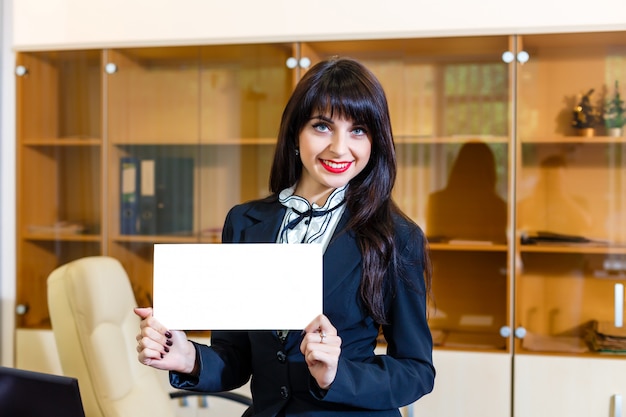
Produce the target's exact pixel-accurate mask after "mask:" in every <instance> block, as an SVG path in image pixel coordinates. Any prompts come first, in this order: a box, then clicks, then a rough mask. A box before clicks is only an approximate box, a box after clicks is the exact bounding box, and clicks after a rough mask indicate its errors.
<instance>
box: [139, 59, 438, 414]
mask: <svg viewBox="0 0 626 417" xmlns="http://www.w3.org/2000/svg"><path fill="white" fill-rule="evenodd" d="M395 176H396V161H395V151H394V144H393V137H392V132H391V123H390V119H389V111H388V106H387V100H386V97H385V94H384V91H383V89H382V86H381V85H380V83H379V82H378V80H377V79H376V78H375V77H374V75H373V74H372V73H371V72H370V71H369V70H367V69H366V68H365V67H364V66H363V65H361V64H360V63H358V62H356V61H354V60H350V59H337V58H334V59H330V60H327V61H323V62H320V63H319V64H317V65H315V66H313V67H312V68H311V69H310V70H309V71H308V72H307V73H306V74H305V75H304V77H303V78H302V80H301V81H300V82H299V83H298V85H297V86H296V88H295V90H294V92H293V94H292V96H291V98H290V99H289V102H288V103H287V106H286V108H285V111H284V113H283V116H282V121H281V127H280V132H279V136H278V143H277V147H276V152H275V155H274V161H273V165H272V170H271V174H270V190H271V195H270V196H269V197H267V198H265V199H263V200H258V201H252V202H249V203H245V204H241V205H238V206H236V207H234V208H233V209H231V211H230V212H229V214H228V216H227V218H226V221H225V225H224V231H223V234H222V241H223V242H229V243H230V242H232V243H242V242H246V243H252V242H276V243H312V244H321V245H324V250H325V252H324V261H323V262H324V269H323V270H324V312H323V314H321V315H320V316H318V317H316V318H314V319H313V320H312V321H311V323H310V324H309V325H308V326H307V327H306V328H305V329H304V330H303V331H302V332H300V331H290V332H287V331H282V330H276V331H250V332H226V331H214V332H212V335H211V346H210V347H208V346H205V345H201V344H197V343H195V342H191V341H189V340H187V338H186V336H185V334H184V333H183V332H180V331H169V330H168V329H165V328H163V326H162V325H161V324H160V323H159V322H158V321H157V320H156V318H154V317H152V310H151V309H150V308H143V309H137V310H136V313H137V314H138V315H139V316H140V317H141V318H142V321H141V329H140V333H139V335H138V336H137V341H138V343H139V345H138V348H137V350H138V352H139V361H140V362H141V363H143V364H146V365H149V366H153V367H155V368H158V369H164V370H169V371H170V382H171V384H172V385H173V386H174V387H177V388H184V389H191V390H199V391H208V392H211V391H213V392H215V391H225V390H231V389H233V388H236V387H239V386H241V385H243V384H245V383H246V382H247V381H248V379H249V378H250V377H252V381H251V391H252V397H253V405H252V407H251V408H250V409H249V410H248V411H247V412H246V415H249V416H285V417H288V416H296V415H297V416H322V415H325V416H337V415H350V416H360V415H361V416H366V415H367V416H374V415H375V416H399V415H400V412H399V410H398V408H399V407H402V406H405V405H407V404H410V403H412V402H414V401H416V400H417V399H418V398H420V397H421V396H423V395H425V394H427V393H429V392H430V391H431V390H432V388H433V383H434V376H435V370H434V367H433V364H432V339H431V335H430V331H429V328H428V323H427V318H426V304H427V298H428V297H427V296H428V293H429V290H430V281H431V277H430V261H429V257H428V253H427V249H426V239H425V237H424V235H423V233H422V231H421V229H420V228H419V227H418V226H417V225H415V224H414V223H413V222H412V221H411V220H409V219H408V218H407V217H406V216H404V215H403V214H402V213H401V211H400V210H399V209H398V208H397V207H396V206H395V204H394V203H393V201H392V200H391V190H392V187H393V184H394V181H395ZM288 272H289V273H292V274H293V278H294V279H298V271H297V270H295V271H288ZM242 308H245V306H242ZM251 314H254V312H251ZM286 314H288V312H286ZM381 328H382V332H383V335H384V337H385V339H386V342H387V354H386V355H375V353H374V348H375V347H376V344H377V339H378V335H379V329H381Z"/></svg>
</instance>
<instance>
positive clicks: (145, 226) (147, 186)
mask: <svg viewBox="0 0 626 417" xmlns="http://www.w3.org/2000/svg"><path fill="white" fill-rule="evenodd" d="M140 166H141V169H140V171H139V172H140V187H139V190H140V191H139V234H142V235H155V234H157V198H156V184H155V169H156V161H155V160H154V159H142V160H141V161H140Z"/></svg>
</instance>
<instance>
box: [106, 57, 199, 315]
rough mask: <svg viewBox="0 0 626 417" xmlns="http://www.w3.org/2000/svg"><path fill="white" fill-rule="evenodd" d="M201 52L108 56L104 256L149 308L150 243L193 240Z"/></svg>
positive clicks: (150, 293)
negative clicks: (111, 259) (106, 253)
mask: <svg viewBox="0 0 626 417" xmlns="http://www.w3.org/2000/svg"><path fill="white" fill-rule="evenodd" d="M199 68H200V48H199V47H196V46H190V47H171V48H131V49H116V50H109V51H106V63H105V71H106V86H107V95H106V108H107V140H108V143H109V147H108V149H109V155H108V156H109V159H108V179H109V184H108V186H109V200H108V207H107V208H108V213H109V218H110V222H109V234H110V242H109V255H110V256H113V257H114V258H116V259H118V260H120V262H121V263H122V264H123V266H124V268H125V269H126V272H127V273H128V275H129V277H130V279H131V283H132V286H133V290H134V292H135V298H136V299H137V303H138V304H139V305H143V306H150V305H152V261H153V245H154V243H156V242H197V241H198V239H197V234H196V233H195V230H194V221H195V218H196V216H197V215H198V207H197V206H195V205H194V201H195V200H194V197H195V195H196V194H197V189H196V187H197V182H198V181H197V175H196V170H195V167H196V166H197V154H198V146H199V137H200V135H199V127H200V121H199V120H200V112H199V101H200V81H199V74H200V70H199Z"/></svg>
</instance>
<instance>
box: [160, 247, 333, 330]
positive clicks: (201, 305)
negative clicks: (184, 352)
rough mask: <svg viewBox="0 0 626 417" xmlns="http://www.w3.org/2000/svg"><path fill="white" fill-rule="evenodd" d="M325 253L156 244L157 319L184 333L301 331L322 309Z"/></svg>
mask: <svg viewBox="0 0 626 417" xmlns="http://www.w3.org/2000/svg"><path fill="white" fill-rule="evenodd" d="M322 256H323V253H322V245H317V244H303V245H298V244H274V243H246V244H237V243H228V244H155V245H154V276H153V285H154V288H153V303H154V305H153V307H154V317H155V318H156V319H157V320H159V321H160V322H161V323H163V325H164V326H166V327H167V328H169V329H180V330H301V329H303V328H304V327H306V325H307V324H309V323H310V322H311V321H312V320H313V319H314V318H315V317H316V316H317V315H318V314H321V313H322V308H323V272H322Z"/></svg>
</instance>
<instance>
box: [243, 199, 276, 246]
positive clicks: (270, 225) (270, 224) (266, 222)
mask: <svg viewBox="0 0 626 417" xmlns="http://www.w3.org/2000/svg"><path fill="white" fill-rule="evenodd" d="M284 215H285V209H284V207H283V206H282V205H281V204H280V203H279V202H275V203H272V204H256V205H254V206H252V207H251V208H250V210H248V212H246V216H247V217H249V218H251V219H252V220H253V221H252V223H253V224H252V226H250V227H248V228H247V229H246V231H245V234H246V239H245V241H246V242H250V243H273V242H275V241H276V237H277V236H278V229H279V227H280V224H281V223H282V220H283V217H284Z"/></svg>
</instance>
